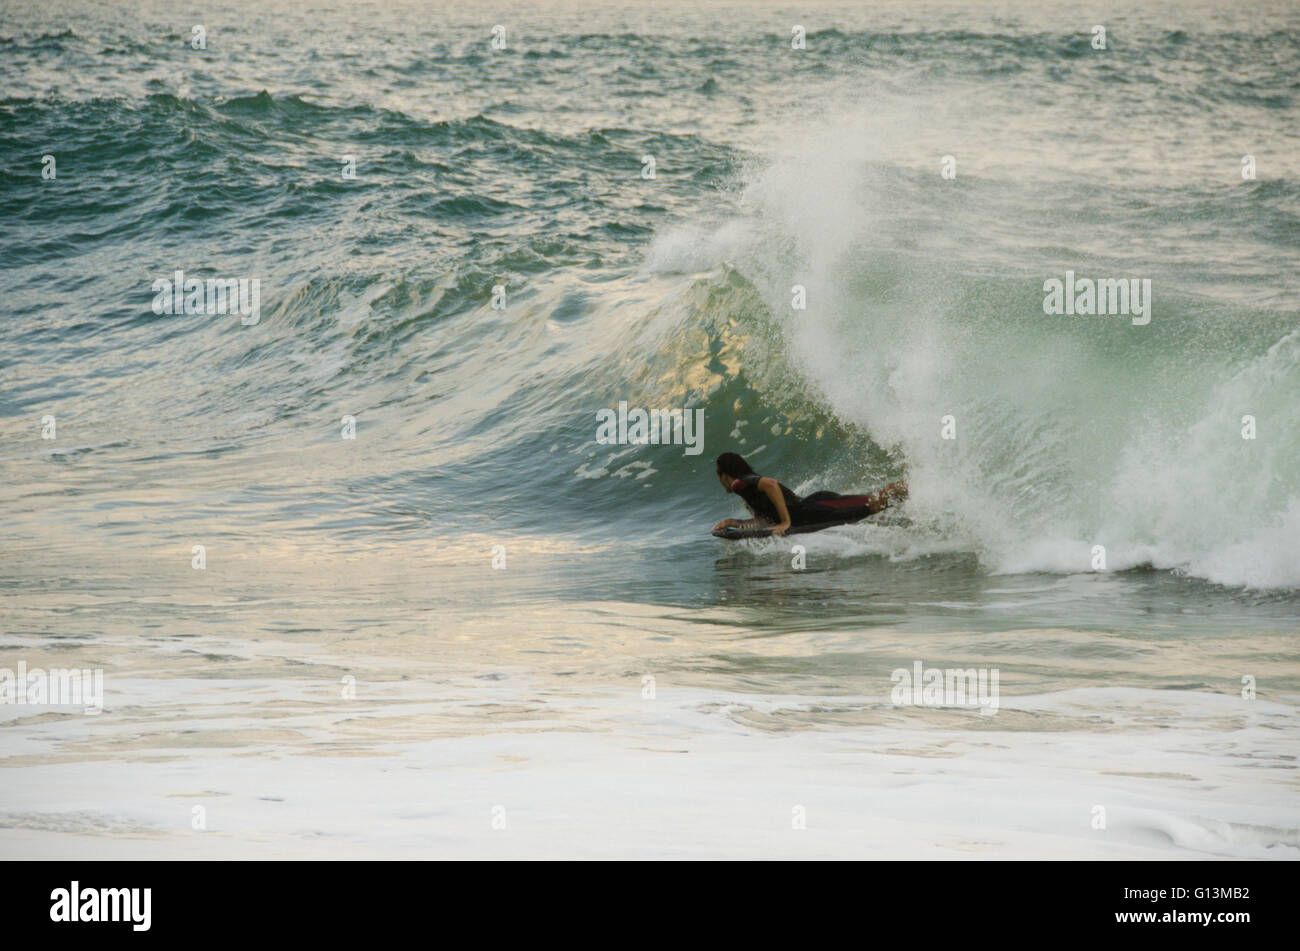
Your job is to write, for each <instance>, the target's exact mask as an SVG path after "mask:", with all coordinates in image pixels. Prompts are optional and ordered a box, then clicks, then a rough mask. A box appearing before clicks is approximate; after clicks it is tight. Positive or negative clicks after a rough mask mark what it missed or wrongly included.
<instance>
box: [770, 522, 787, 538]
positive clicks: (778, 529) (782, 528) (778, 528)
mask: <svg viewBox="0 0 1300 951" xmlns="http://www.w3.org/2000/svg"><path fill="white" fill-rule="evenodd" d="M789 527H790V523H789V522H782V523H781V524H780V525H775V526H773V527H772V534H773V535H778V536H780V535H784V534H785V533H786V530H787V529H788V528H789Z"/></svg>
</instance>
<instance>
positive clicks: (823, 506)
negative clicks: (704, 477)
mask: <svg viewBox="0 0 1300 951" xmlns="http://www.w3.org/2000/svg"><path fill="white" fill-rule="evenodd" d="M718 481H719V482H721V483H722V487H723V488H724V489H726V490H727V491H728V492H731V493H734V494H736V495H738V496H740V498H741V500H742V501H743V502H744V503H745V507H746V508H748V509H749V511H750V512H751V513H752V514H753V516H754V517H753V518H752V519H747V520H745V521H741V520H740V519H734V518H724V519H723V520H722V521H721V522H719V523H718V524H717V525H714V526H713V530H714V531H715V532H716V531H719V530H721V529H725V528H741V529H748V528H769V527H770V528H771V530H772V534H773V535H784V534H785V533H786V532H787V531H789V529H790V528H791V526H802V525H832V524H838V525H847V524H849V523H850V522H857V521H861V520H862V519H864V518H866V517H867V516H868V515H875V514H876V513H877V512H879V511H880V510H881V509H886V508H888V507H889V506H891V505H894V504H895V503H897V502H901V501H902V500H903V499H905V498H907V483H906V482H891V483H890V484H889V485H887V486H885V487H884V488H883V489H881V490H880V491H878V492H874V493H872V494H871V495H840V494H839V493H837V492H814V493H813V494H812V495H810V496H808V497H807V498H800V497H799V496H798V495H796V494H795V493H794V492H792V491H790V489H788V488H787V487H786V486H784V485H782V484H781V483H780V482H778V481H777V480H776V479H772V478H769V477H768V476H760V475H759V474H758V473H756V472H755V471H754V470H753V468H752V467H751V466H750V464H749V463H748V462H746V461H745V460H744V459H743V458H741V457H740V456H739V455H738V454H737V453H734V452H724V453H723V454H722V455H720V456H718Z"/></svg>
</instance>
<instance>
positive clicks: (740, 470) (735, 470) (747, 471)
mask: <svg viewBox="0 0 1300 951" xmlns="http://www.w3.org/2000/svg"><path fill="white" fill-rule="evenodd" d="M753 474H754V469H753V467H752V466H750V464H749V463H748V462H746V461H745V460H744V459H742V458H741V457H740V455H739V454H738V453H734V452H724V453H723V454H722V455H720V456H718V481H719V482H721V483H722V487H723V488H724V489H726V490H727V491H728V492H731V491H733V489H732V487H731V484H732V483H733V482H735V481H736V480H737V479H743V478H745V476H750V475H753Z"/></svg>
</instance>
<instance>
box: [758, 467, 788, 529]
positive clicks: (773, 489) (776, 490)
mask: <svg viewBox="0 0 1300 951" xmlns="http://www.w3.org/2000/svg"><path fill="white" fill-rule="evenodd" d="M758 487H759V489H760V490H761V491H762V493H763V494H764V495H766V496H767V497H768V498H769V499H771V500H772V505H773V507H775V508H776V514H777V515H779V516H780V517H781V521H780V522H778V523H777V524H776V525H773V526H772V534H773V535H784V534H785V530H786V529H787V528H789V527H790V510H789V509H787V508H786V507H785V495H784V494H783V493H782V492H781V486H780V484H778V483H777V481H776V480H775V479H769V478H767V476H764V477H763V478H761V479H759V480H758Z"/></svg>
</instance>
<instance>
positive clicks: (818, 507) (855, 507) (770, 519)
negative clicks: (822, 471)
mask: <svg viewBox="0 0 1300 951" xmlns="http://www.w3.org/2000/svg"><path fill="white" fill-rule="evenodd" d="M761 478H762V476H759V475H747V476H745V477H743V478H740V479H733V480H732V483H731V491H732V492H735V493H736V494H737V495H738V496H740V498H741V499H742V500H743V501H744V503H745V507H746V508H748V509H749V510H750V511H751V512H753V513H754V517H755V518H757V519H760V520H762V521H763V522H766V523H768V524H770V525H776V524H778V523H779V522H780V521H781V516H780V515H778V514H777V511H776V506H775V505H773V504H772V500H771V499H769V498H768V497H767V493H766V492H764V491H763V490H762V489H760V488H759V487H758V480H759V479H761ZM777 485H778V486H780V488H781V495H782V496H783V497H784V498H785V507H786V510H787V511H788V512H789V513H790V524H791V525H792V526H794V525H824V524H827V523H839V524H845V525H847V524H848V523H850V522H858V521H861V520H862V519H864V518H866V517H867V516H868V515H871V514H872V509H871V499H870V497H869V496H866V495H840V494H839V493H838V492H814V493H813V494H812V495H810V496H808V497H807V498H802V499H801V498H800V497H799V496H797V495H795V493H793V492H791V491H790V490H789V489H788V488H786V487H785V486H784V485H781V483H780V482H778V483H777Z"/></svg>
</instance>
